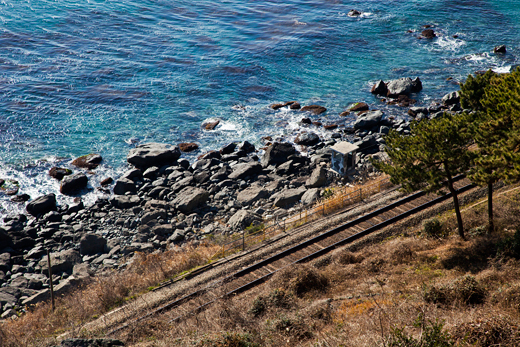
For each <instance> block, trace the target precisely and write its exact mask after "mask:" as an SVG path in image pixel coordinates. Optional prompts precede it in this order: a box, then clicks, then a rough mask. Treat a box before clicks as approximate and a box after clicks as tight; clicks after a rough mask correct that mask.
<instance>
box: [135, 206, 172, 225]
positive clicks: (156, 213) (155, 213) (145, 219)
mask: <svg viewBox="0 0 520 347" xmlns="http://www.w3.org/2000/svg"><path fill="white" fill-rule="evenodd" d="M167 217H168V215H167V214H166V211H164V210H151V211H147V212H145V213H144V214H143V216H142V217H141V224H143V225H145V224H150V222H156V221H157V220H158V219H166V218H167Z"/></svg>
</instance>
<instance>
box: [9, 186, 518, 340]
mask: <svg viewBox="0 0 520 347" xmlns="http://www.w3.org/2000/svg"><path fill="white" fill-rule="evenodd" d="M518 199H519V195H518V192H513V193H511V194H504V195H502V196H500V197H497V199H496V201H495V207H496V212H497V213H496V216H497V220H496V224H497V225H499V226H500V229H499V230H497V231H496V232H495V233H493V234H491V235H487V234H486V233H485V232H482V230H485V228H483V226H484V227H485V225H486V223H487V213H486V210H485V203H482V204H478V205H475V206H474V207H473V208H474V209H475V210H473V209H467V210H465V211H464V213H463V218H464V222H465V223H466V225H467V226H468V227H469V228H471V229H476V230H475V232H469V233H468V239H467V240H461V239H460V238H458V237H457V234H456V230H455V229H456V221H455V217H454V216H453V214H452V213H446V214H443V215H440V216H437V218H438V219H439V220H441V221H442V223H443V225H444V227H445V228H446V230H447V231H448V234H446V235H443V237H442V238H431V237H426V236H425V235H424V233H422V225H418V226H417V227H416V228H415V229H413V228H412V229H407V230H403V231H402V235H401V236H395V237H392V238H388V239H386V240H384V241H383V242H379V243H373V244H371V245H368V246H365V247H363V248H359V249H357V250H356V251H352V249H355V248H352V249H350V250H349V249H338V250H336V251H335V252H333V253H332V254H330V255H327V256H324V257H322V258H320V259H317V260H316V261H313V262H312V263H311V264H306V265H298V266H295V267H290V268H286V269H284V270H282V271H280V273H278V274H277V275H276V276H274V277H273V278H272V279H270V280H269V281H268V282H266V283H265V284H263V285H262V286H259V287H256V288H254V289H253V290H251V291H248V292H246V293H244V294H242V295H238V296H236V297H232V298H227V299H221V300H219V301H218V302H217V303H216V304H214V305H212V306H210V307H209V308H208V309H206V310H205V311H203V312H201V313H199V314H197V315H193V316H190V317H188V318H186V319H183V320H181V321H179V322H176V323H171V322H170V320H171V318H173V317H169V316H168V314H164V315H163V316H157V317H155V318H153V319H150V320H149V321H146V322H143V323H140V324H139V326H136V327H135V328H134V329H132V330H129V331H125V332H123V333H122V334H121V335H120V336H119V338H120V339H122V340H124V341H125V342H126V343H127V345H128V346H140V347H152V346H153V347H163V346H164V347H166V346H218V347H235V346H237V347H242V346H250V347H254V346H273V347H274V346H276V347H278V346H323V347H325V346H327V347H328V346H346V347H354V346H356V347H369V346H370V347H372V346H385V347H387V346H390V343H391V342H392V341H394V342H395V341H396V338H397V337H396V336H397V335H396V331H399V332H400V333H401V334H403V336H409V337H410V338H413V339H416V340H420V339H421V338H423V337H424V336H425V334H427V333H428V331H431V329H432V327H440V329H441V330H442V332H443V335H442V336H444V338H446V339H448V340H449V341H450V342H452V343H453V344H452V345H453V346H470V345H471V346H479V347H486V346H505V347H513V346H518V345H520V278H518V272H519V270H520V261H519V260H518V259H516V258H515V256H514V254H513V253H500V252H499V248H500V246H499V244H500V242H501V240H505V239H510V238H511V236H512V234H513V230H516V229H517V228H518V227H519V226H520V217H519V216H520V204H518V203H516V202H517V201H518ZM149 260H150V262H151V263H153V264H154V266H156V271H158V272H159V273H163V275H164V273H168V271H169V270H168V266H166V265H165V264H164V263H161V264H162V265H160V266H159V265H156V264H157V261H155V260H154V261H152V258H149ZM138 263H139V264H146V263H147V261H146V259H145V260H141V261H139V262H138ZM137 269H138V267H134V270H133V271H134V272H133V273H139V271H141V273H142V272H143V271H144V272H146V271H148V270H147V269H148V267H147V266H145V265H143V269H141V270H139V271H138V270H137ZM136 271H137V272H136ZM163 275H161V276H163ZM161 276H159V277H161ZM106 285H107V284H105V286H106ZM112 285H113V284H112ZM94 288H97V290H100V288H99V287H95V284H94V285H93V287H92V289H89V290H91V292H90V293H91V294H90V295H91V296H95V295H94V294H93V293H94V292H95V290H96V289H94ZM85 290H86V289H85ZM225 292H226V288H222V293H225ZM435 293H436V295H438V297H435V296H433V299H432V295H433V294H435ZM217 294H218V293H217ZM439 298H440V299H439ZM89 299H90V298H89ZM441 299H442V300H441ZM82 300H87V297H84V299H82ZM108 301H110V300H108ZM96 302H97V303H98V304H97V305H99V306H98V307H102V306H103V305H102V302H99V301H96ZM89 305H90V306H93V304H89ZM108 306H110V305H108ZM76 307H77V305H76ZM38 312H39V313H38ZM37 314H39V316H37ZM78 314H79V313H78ZM31 315H32V316H30V315H27V316H29V317H32V318H30V320H28V321H27V320H24V319H21V320H19V321H20V322H22V321H25V322H26V323H24V324H25V326H24V327H22V326H21V323H20V322H18V323H16V324H19V325H18V330H14V327H15V324H14V323H9V325H8V327H9V329H5V327H4V328H3V329H2V330H0V338H1V337H2V335H1V334H4V338H5V336H7V338H9V339H11V340H9V344H6V345H7V346H15V345H21V346H24V345H29V343H28V341H30V342H31V343H30V344H31V345H39V342H38V338H43V337H45V336H48V335H50V334H55V333H56V326H57V325H55V326H54V330H53V329H47V330H46V327H45V326H43V325H42V324H40V325H36V324H35V325H34V329H40V331H39V332H37V333H31V334H30V335H31V336H30V339H29V338H28V337H23V335H21V332H22V331H30V330H31V329H33V326H30V325H29V324H28V323H27V322H29V321H31V320H32V321H33V322H35V321H36V320H40V319H57V317H55V318H53V317H51V315H50V314H49V313H48V309H47V311H35V312H33V313H32V314H31ZM71 315H72V313H71V311H70V310H69V311H66V310H65V311H64V312H60V314H59V318H60V319H61V318H63V319H64V320H65V321H68V322H77V321H78V320H77V318H76V320H75V319H72V318H71V317H70V316H71ZM82 315H84V314H82ZM54 324H56V323H54ZM74 324H76V323H74ZM66 326H67V325H66V324H63V325H62V327H63V328H62V329H65V328H66ZM428 329H430V330H428ZM6 333H8V334H7V335H6ZM13 333H15V335H16V333H17V334H20V335H18V336H17V338H18V339H19V340H20V341H21V342H22V343H19V344H17V343H16V342H17V341H16V340H14V338H13ZM20 336H22V337H20ZM24 339H25V340H24ZM4 341H5V340H4ZM394 345H395V344H394ZM402 346H405V345H402ZM406 346H408V345H406ZM410 346H412V345H410Z"/></svg>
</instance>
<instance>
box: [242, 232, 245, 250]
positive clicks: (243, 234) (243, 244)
mask: <svg viewBox="0 0 520 347" xmlns="http://www.w3.org/2000/svg"><path fill="white" fill-rule="evenodd" d="M245 238H246V231H245V229H244V230H242V251H244V250H245V249H246V243H245Z"/></svg>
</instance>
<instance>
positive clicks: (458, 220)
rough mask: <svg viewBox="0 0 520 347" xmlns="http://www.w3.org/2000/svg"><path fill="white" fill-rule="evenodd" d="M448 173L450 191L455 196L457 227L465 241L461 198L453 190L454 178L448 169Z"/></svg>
mask: <svg viewBox="0 0 520 347" xmlns="http://www.w3.org/2000/svg"><path fill="white" fill-rule="evenodd" d="M445 170H446V173H447V176H448V189H449V190H450V193H451V195H452V196H453V205H454V206H455V215H456V216H457V225H458V227H459V236H460V237H461V238H462V239H463V240H465V239H466V237H465V236H464V227H463V226H462V215H461V214H460V206H459V197H458V196H457V191H456V190H455V188H453V178H452V177H451V174H450V172H449V171H448V169H447V168H446V169H445Z"/></svg>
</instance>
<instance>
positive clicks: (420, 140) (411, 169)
mask: <svg viewBox="0 0 520 347" xmlns="http://www.w3.org/2000/svg"><path fill="white" fill-rule="evenodd" d="M469 117H470V116H469V115H465V114H463V115H457V116H451V115H449V114H445V115H444V116H443V117H440V118H435V119H432V120H429V121H428V120H423V121H421V122H412V124H411V126H410V128H411V134H410V135H408V136H407V135H402V134H399V133H398V132H396V131H391V132H390V133H389V134H388V135H387V136H386V137H385V140H386V152H387V154H388V156H389V157H390V159H391V163H385V162H382V161H374V162H373V164H374V166H375V167H376V168H378V169H379V170H381V171H383V172H385V173H387V174H389V175H390V180H391V181H392V182H393V183H394V184H401V186H402V189H403V190H404V191H407V192H412V191H415V190H418V189H421V190H423V191H426V192H437V193H440V192H442V190H443V188H444V184H445V182H446V183H447V187H448V190H449V191H450V192H451V194H452V196H453V204H454V206H455V213H456V215H457V224H458V230H459V235H460V237H462V238H464V228H463V225H462V217H461V213H460V207H459V200H458V196H457V192H456V190H455V188H454V187H453V182H454V181H453V178H454V177H455V176H456V175H458V174H461V173H464V172H466V170H468V168H469V165H470V162H471V159H472V153H471V152H470V151H468V149H467V148H468V144H469V143H470V142H471V137H470V132H469V129H468V124H469V121H468V118H469Z"/></svg>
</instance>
